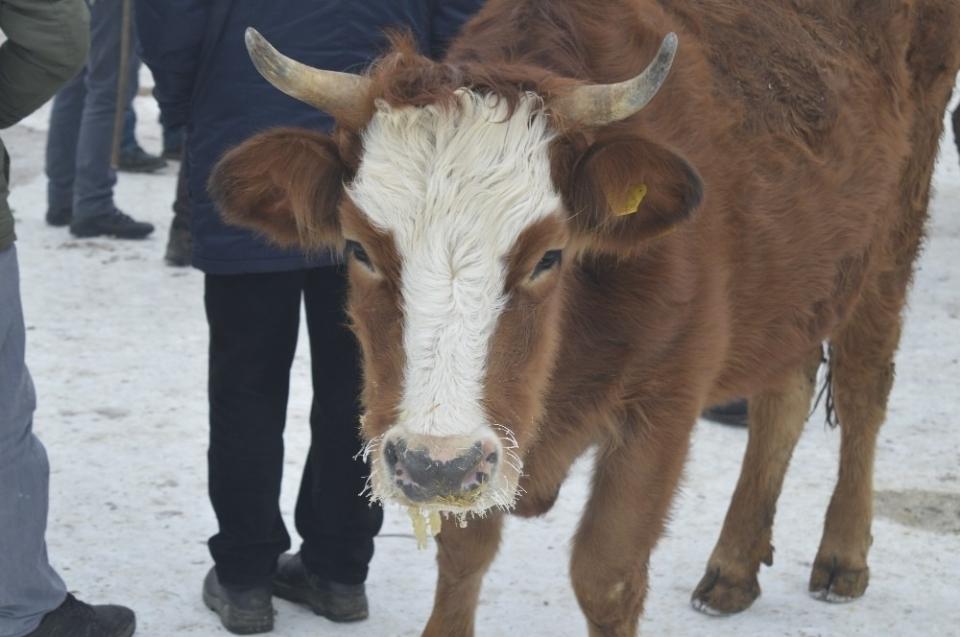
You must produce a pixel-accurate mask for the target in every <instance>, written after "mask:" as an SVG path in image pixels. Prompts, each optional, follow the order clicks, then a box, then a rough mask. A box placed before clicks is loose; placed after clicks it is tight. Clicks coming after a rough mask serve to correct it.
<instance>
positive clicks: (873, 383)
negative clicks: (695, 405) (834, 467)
mask: <svg viewBox="0 0 960 637" xmlns="http://www.w3.org/2000/svg"><path fill="white" fill-rule="evenodd" d="M897 278H900V277H896V276H894V275H892V274H891V275H889V276H886V277H882V278H881V279H880V280H879V281H878V285H875V286H872V287H871V288H870V289H868V290H867V292H866V294H865V297H864V298H863V300H862V301H861V303H860V305H859V306H858V307H857V309H856V310H855V311H854V314H853V316H852V317H851V319H850V321H849V322H848V323H847V324H846V325H845V326H844V327H843V328H842V329H841V330H840V332H839V333H838V334H837V335H836V337H834V339H832V341H831V351H832V356H831V361H830V365H831V375H832V389H833V398H834V402H835V405H836V412H837V417H838V419H839V422H840V470H839V476H838V478H837V484H836V487H835V488H834V492H833V497H832V498H831V500H830V506H829V507H828V509H827V515H826V520H825V522H824V528H823V538H822V540H821V542H820V549H819V551H818V552H817V557H816V559H815V561H814V565H813V572H812V574H811V577H810V592H811V594H812V595H813V596H814V597H816V598H818V599H822V600H825V601H832V602H840V601H849V600H852V599H855V598H857V597H860V596H861V595H863V593H864V591H865V590H866V588H867V584H868V583H869V579H870V569H869V568H868V567H867V552H868V550H869V549H870V544H871V542H872V537H871V535H870V526H871V522H872V519H873V460H874V451H875V448H876V441H877V432H878V431H879V429H880V425H881V424H882V423H883V420H884V417H885V414H886V405H887V397H888V395H889V393H890V388H891V386H892V384H893V357H894V354H895V353H896V349H897V344H898V342H899V338H900V324H901V319H900V310H901V307H902V304H903V295H904V291H905V287H906V281H905V280H903V279H902V278H901V280H900V281H896V279H897ZM883 288H886V291H884V290H883ZM891 288H892V289H891Z"/></svg>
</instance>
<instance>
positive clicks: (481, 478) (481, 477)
mask: <svg viewBox="0 0 960 637" xmlns="http://www.w3.org/2000/svg"><path fill="white" fill-rule="evenodd" d="M489 479H490V476H488V475H487V474H485V473H484V472H482V471H478V472H477V482H478V483H479V484H483V483H484V482H486V481H487V480H489Z"/></svg>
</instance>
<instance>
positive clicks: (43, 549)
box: [0, 247, 67, 637]
mask: <svg viewBox="0 0 960 637" xmlns="http://www.w3.org/2000/svg"><path fill="white" fill-rule="evenodd" d="M25 334H26V332H25V331H24V325H23V309H22V307H21V304H20V277H19V273H18V271H17V253H16V248H15V247H10V248H7V249H6V250H4V251H2V252H0V511H2V512H3V515H0V635H2V636H4V637H6V636H9V635H12V636H18V635H24V634H27V633H29V632H30V631H32V630H33V629H34V628H36V627H37V626H38V625H39V623H40V620H41V619H42V618H43V616H44V615H46V614H47V613H48V612H50V611H51V610H53V609H54V608H56V607H58V606H60V604H62V603H63V601H64V599H66V596H67V589H66V586H65V585H64V583H63V580H62V579H60V576H59V575H57V573H56V571H54V570H53V567H52V566H50V563H49V562H48V561H47V545H46V542H45V541H44V536H45V534H46V528H47V497H48V486H49V484H48V480H49V473H50V467H49V465H48V463H47V454H46V451H45V450H44V448H43V445H42V444H40V441H39V440H38V439H37V437H36V436H34V435H33V410H34V407H35V405H36V400H35V396H34V391H33V383H32V382H31V379H30V373H29V372H28V371H27V366H26V363H25V358H24V349H25V340H26V337H25Z"/></svg>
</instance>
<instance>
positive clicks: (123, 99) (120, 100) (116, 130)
mask: <svg viewBox="0 0 960 637" xmlns="http://www.w3.org/2000/svg"><path fill="white" fill-rule="evenodd" d="M101 1H102V0H101ZM122 3H123V16H122V17H121V22H120V70H119V73H118V74H117V102H116V111H115V112H114V114H113V145H112V150H111V153H110V165H111V166H113V168H114V170H116V169H117V167H118V165H119V163H120V141H121V137H122V136H123V119H124V116H125V115H126V111H127V90H128V88H129V86H128V85H129V83H130V82H129V77H128V75H129V70H130V45H131V37H130V35H131V31H132V29H133V0H122Z"/></svg>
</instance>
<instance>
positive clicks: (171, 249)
mask: <svg viewBox="0 0 960 637" xmlns="http://www.w3.org/2000/svg"><path fill="white" fill-rule="evenodd" d="M192 249H193V237H191V236H190V228H180V227H177V224H176V223H174V224H172V225H171V226H170V238H169V239H167V251H166V253H165V254H164V255H163V259H164V260H165V261H166V262H167V265H171V266H174V267H178V268H182V267H184V266H187V265H190V257H191V252H192Z"/></svg>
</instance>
